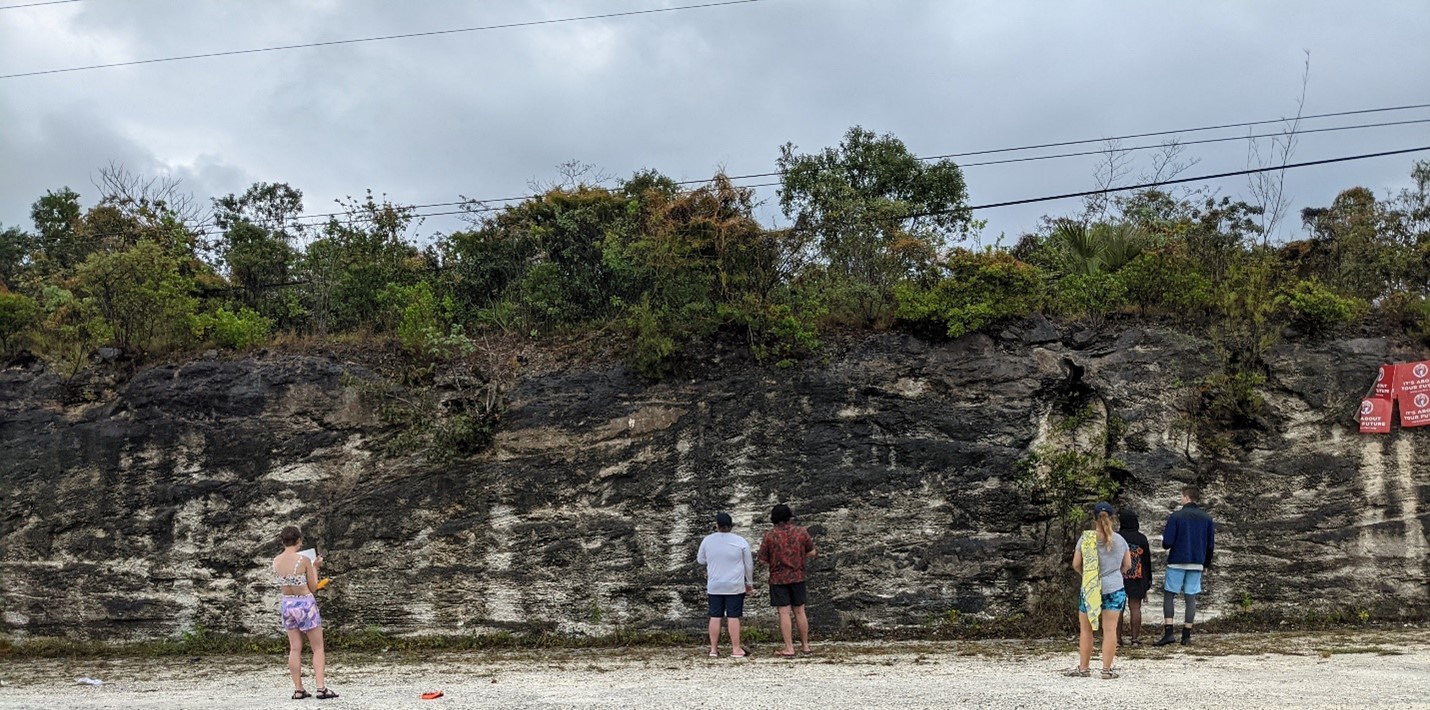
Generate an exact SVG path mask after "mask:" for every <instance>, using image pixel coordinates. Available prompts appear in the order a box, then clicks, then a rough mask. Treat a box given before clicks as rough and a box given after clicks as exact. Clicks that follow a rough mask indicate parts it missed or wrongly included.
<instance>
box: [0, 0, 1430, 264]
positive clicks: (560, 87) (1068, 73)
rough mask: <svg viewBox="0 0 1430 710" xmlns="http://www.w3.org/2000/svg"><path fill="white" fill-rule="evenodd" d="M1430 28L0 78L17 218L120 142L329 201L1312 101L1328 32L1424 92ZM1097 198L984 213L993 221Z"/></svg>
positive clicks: (1191, 30) (601, 25) (1003, 34)
mask: <svg viewBox="0 0 1430 710" xmlns="http://www.w3.org/2000/svg"><path fill="white" fill-rule="evenodd" d="M665 4H666V5H667V6H674V5H677V4H681V3H673V2H668V3H665ZM654 5H655V2H654V0H651V1H650V2H636V1H634V0H632V1H629V2H616V1H615V0H565V1H561V2H557V1H554V0H546V1H538V0H528V1H523V2H504V3H471V2H455V1H453V2H437V1H435V0H429V1H424V2H411V3H391V2H385V1H381V0H364V1H362V2H337V1H336V0H322V1H319V0H306V1H300V0H283V1H275V2H268V3H262V4H252V3H175V2H171V1H166V0H133V2H123V3H120V2H109V1H106V0H91V1H90V2H82V3H73V4H70V5H60V6H51V7H42V8H32V9H26V10H12V11H7V12H0V47H4V48H5V49H4V50H0V52H3V53H0V73H9V72H12V71H27V70H33V69H44V68H54V67H63V66H73V65H77V64H87V63H95V62H104V61H122V60H129V59H141V58H147V57H157V56H168V55H176V54H188V53H195V52H202V51H214V50H224V49H235V48H245V47H256V46H268V45H278V44H288V43H298V42H311V41H322V40H328V39H339V38H346V37H358V36H368V35H376V34H394V33H401V32H413V31H424V30H431V29H441V28H450V27H462V26H478V25H487V24H497V23H503V22H516V21H525V20H531V19H537V18H558V17H567V16H573V15H583V14H598V13H603V12H615V11H623V10H632V9H641V8H646V7H652V6H654ZM1426 26H1430V5H1426V4H1424V3H1421V2H1412V1H1406V2H1389V3H1377V4H1373V5H1368V6H1361V7H1357V8H1355V9H1354V10H1348V9H1347V8H1346V7H1345V6H1344V5H1343V4H1332V3H1329V2H1309V3H1304V2H1289V1H1284V2H1258V3H1238V2H1210V3H1196V4H1183V5H1178V6H1174V7H1166V6H1152V5H1147V4H1145V3H1131V2H1102V3H1075V4H1051V3H1031V2H1021V3H1020V2H991V1H990V2H958V3H952V2H936V1H933V0H928V1H924V2H919V1H915V0H909V1H906V2H880V3H871V2H856V1H855V0H820V1H817V2H816V1H815V0H765V2H761V3H756V4H752V5H742V6H734V7H727V8H714V9H705V10H692V11H686V12H675V13H665V14H660V15H650V16H643V17H633V18H623V19H613V20H602V21H592V22H583V23H572V24H564V25H548V26H542V27H530V28H520V29H510V30H497V31H490V32H475V33H468V34H459V35H449V36H442V37H432V38H424V39H413V40H398V41H392V42H382V43H371V44H360V45H345V46H339V47H330V48H322V49H303V50H294V51H289V52H275V53H268V54H261V55H251V56H237V57H226V58H217V59H203V60H194V61H189V62H176V63H170V64H155V65H146V66H137V67H126V68H118V69H108V70H98V71H93V72H83V73H75V74H59V75H49V76H42V77H29V78H21V79H10V80H3V81H0V166H3V167H0V171H3V172H0V222H3V223H5V224H15V223H28V211H29V204H30V203H31V202H32V201H33V200H34V199H35V198H36V197H38V196H39V195H41V194H43V192H44V190H46V189H48V188H54V187H58V186H61V185H65V184H69V185H71V186H73V187H75V189H77V190H80V191H81V192H82V193H84V194H85V196H86V198H87V199H88V200H90V201H92V200H93V199H94V197H95V196H94V195H93V194H92V193H93V190H92V189H89V184H90V182H89V178H90V175H92V173H93V172H94V171H95V170H96V169H97V168H99V167H100V166H102V165H105V164H107V163H108V162H110V161H111V160H114V161H120V162H123V163H125V164H126V165H127V166H128V167H130V168H131V169H134V170H137V171H141V172H150V173H159V172H162V173H167V174H171V175H174V176H179V177H183V178H185V180H186V184H187V185H188V186H189V187H190V189H192V190H194V191H195V192H196V193H197V194H199V196H201V197H204V198H207V197H209V196H213V195H219V194H224V193H227V192H231V191H240V190H242V189H244V188H245V187H246V186H247V184H248V183H250V182H252V181H255V180H265V181H286V182H289V183H291V184H293V185H295V186H297V187H299V188H301V189H303V190H304V192H305V193H306V195H307V196H308V200H307V207H308V209H309V210H311V211H319V212H323V211H328V210H329V208H330V207H331V205H332V202H331V201H332V200H333V199H334V198H336V197H340V196H342V195H346V194H359V193H361V191H362V190H364V189H365V188H369V187H371V188H373V189H374V190H376V191H378V192H386V193H388V194H389V195H391V196H392V197H393V198H394V199H397V200H401V201H408V202H438V201H445V200H452V199H456V198H457V196H458V195H459V194H462V195H467V196H471V197H503V196H508V195H513V194H520V193H522V192H525V191H526V189H527V187H526V186H527V183H528V182H529V181H530V180H531V179H533V178H550V177H552V176H553V174H554V169H553V166H555V165H556V164H558V163H560V162H563V161H565V160H569V159H577V160H580V161H583V162H587V163H593V164H596V165H598V166H600V167H601V168H603V169H604V170H606V171H608V172H610V173H613V174H616V175H627V174H629V173H630V172H632V171H634V170H636V169H639V168H643V167H653V168H657V169H660V170H662V171H664V172H666V173H668V174H670V175H672V176H674V177H677V178H681V179H694V178H703V177H708V176H709V175H710V174H712V173H713V172H714V171H715V170H716V169H718V168H720V167H725V168H727V169H728V170H730V171H731V172H732V173H743V172H762V171H765V170H769V169H771V168H772V167H773V165H774V160H775V157H776V156H777V154H778V147H779V145H781V144H782V143H785V142H786V141H789V142H793V143H795V144H796V145H798V146H800V147H801V148H804V149H808V150H814V149H818V148H820V147H823V146H825V145H830V144H832V143H834V142H836V141H838V140H839V138H840V136H841V135H842V134H843V132H844V131H845V130H846V129H847V128H848V127H849V126H851V125H854V124H861V125H864V126H865V127H867V128H870V129H873V130H876V131H880V132H886V131H887V132H893V133H894V134H896V135H898V136H899V137H900V138H902V139H904V140H905V142H906V143H908V145H909V147H910V148H911V149H913V150H914V151H916V152H919V153H925V154H931V153H946V152H957V151H964V150H977V149H984V148H994V147H1001V146H1009V145H1019V144H1025V143H1033V142H1045V141H1055V140H1068V139H1080V138H1087V137H1093V136H1098V135H1109V134H1118V133H1131V132H1140V131H1146V130H1160V129H1169V128H1178V127H1184V126H1192V125H1202V124H1208V123H1222V122H1228V121H1239V120H1250V119H1261V118H1271V117H1276V116H1280V115H1284V114H1286V113H1288V112H1290V111H1292V110H1294V101H1295V97H1296V95H1297V93H1298V92H1299V82H1300V72H1301V60H1302V51H1303V50H1309V51H1310V52H1311V62H1312V67H1311V83H1310V88H1309V92H1308V101H1307V111H1308V112H1311V113H1317V112H1325V111H1335V110H1344V109H1354V108H1363V107H1371V106H1380V105H1391V104H1398V103H1421V102H1425V101H1427V100H1430V97H1427V95H1426V94H1425V91H1424V87H1426V86H1430V46H1427V45H1426V43H1424V42H1423V41H1422V38H1421V37H1420V34H1421V32H1422V31H1423V28H1424V27H1426ZM1417 116H1418V117H1427V116H1430V111H1421V112H1419V113H1418V114H1417ZM1357 120H1358V119H1356V118H1350V119H1346V120H1345V121H1344V122H1345V123H1353V122H1357ZM1325 125H1330V123H1329V122H1328V123H1327V124H1325ZM1427 125H1430V124H1427ZM1427 139H1430V129H1427V128H1426V126H1424V125H1422V126H1414V127H1404V128H1397V129H1383V130H1377V131H1367V132H1347V133H1339V134H1325V135H1320V136H1307V137H1305V139H1304V140H1303V141H1302V144H1301V148H1300V150H1299V152H1298V154H1297V158H1299V159H1314V158H1321V157H1331V156H1335V155H1342V154H1350V153H1359V152H1369V151H1374V150H1385V149H1392V148H1399V147H1407V146H1410V145H1416V144H1430V140H1427ZM1189 153H1190V154H1192V155H1194V156H1195V157H1199V158H1200V159H1201V161H1202V162H1201V165H1199V166H1198V167H1197V168H1195V169H1194V170H1193V172H1219V171H1222V170H1233V169H1238V168H1241V167H1244V166H1245V165H1246V155H1245V145H1244V144H1241V143H1232V144H1226V145H1222V146H1219V147H1205V148H1201V147H1199V148H1197V149H1194V150H1191V151H1189ZM1427 157H1430V156H1427ZM1412 161H1413V158H1405V159H1383V160H1377V161H1370V162H1364V163H1354V164H1346V165H1341V166H1336V167H1331V168H1323V169H1313V170H1307V171H1302V172H1296V173H1291V174H1289V175H1288V189H1289V191H1290V193H1291V194H1292V195H1294V196H1295V198H1296V203H1295V205H1294V206H1295V207H1297V208H1299V207H1300V206H1304V205H1314V204H1325V203H1327V202H1328V201H1329V200H1330V199H1331V198H1332V197H1334V195H1335V194H1336V192H1338V191H1339V190H1341V189H1344V188H1346V187H1350V186H1352V185H1357V184H1360V185H1365V186H1367V187H1371V188H1374V189H1376V190H1377V191H1383V190H1386V189H1390V188H1393V187H1396V186H1399V185H1402V184H1404V183H1405V182H1406V175H1407V174H1408V172H1409V166H1410V164H1411V162H1412ZM1095 162H1096V161H1095V159H1094V158H1079V159H1067V160H1057V161H1043V162H1037V163H1025V164H1019V165H1012V166H996V167H995V166H988V167H970V168H968V169H967V177H968V182H969V186H970V190H971V193H972V198H973V200H974V201H975V202H991V201H999V200H1005V199H1012V198H1020V197H1028V196H1035V195H1040V194H1049V193H1057V192H1064V191H1070V190H1077V189H1084V188H1087V187H1089V186H1090V185H1091V182H1092V179H1091V175H1092V170H1093V166H1094V164H1095ZM1217 187H1219V188H1220V189H1221V190H1222V191H1223V193H1224V194H1237V193H1240V192H1244V188H1245V184H1244V182H1237V181H1224V182H1222V183H1218V184H1217ZM761 194H762V195H764V196H767V197H773V194H774V193H773V191H772V190H770V189H764V190H762V191H761ZM1075 207H1076V205H1075V204H1071V203H1053V204H1045V205H1034V206H1030V207H1027V208H1009V209H1001V210H995V211H990V212H988V213H986V214H984V215H982V216H983V217H986V218H987V219H989V222H990V224H989V232H990V233H991V235H990V238H991V237H996V236H997V234H998V233H999V232H1007V233H1008V234H1009V235H1010V236H1011V235H1016V234H1017V233H1019V232H1020V231H1022V230H1025V229H1029V228H1031V227H1033V226H1034V225H1035V223H1036V220H1037V217H1038V216H1039V215H1041V214H1043V213H1059V212H1066V211H1070V210H1073V209H1075ZM766 216H767V218H769V219H771V220H774V219H776V217H777V215H776V214H775V212H774V210H772V209H769V210H767V212H766ZM453 224H454V223H453V222H452V221H451V220H449V219H441V218H436V219H433V220H430V221H429V222H428V223H427V224H426V225H425V226H424V229H425V230H428V231H431V230H437V229H450V228H451V227H452V225H453Z"/></svg>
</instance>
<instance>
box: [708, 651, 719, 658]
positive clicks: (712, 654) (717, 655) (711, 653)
mask: <svg viewBox="0 0 1430 710" xmlns="http://www.w3.org/2000/svg"><path fill="white" fill-rule="evenodd" d="M710 657H711V658H719V657H720V652H719V651H711V652H710Z"/></svg>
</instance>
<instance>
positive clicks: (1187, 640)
mask: <svg viewBox="0 0 1430 710" xmlns="http://www.w3.org/2000/svg"><path fill="white" fill-rule="evenodd" d="M1182 645H1183V646H1190V645H1192V630H1191V629H1189V628H1186V627H1182Z"/></svg>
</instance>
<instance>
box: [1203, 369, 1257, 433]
mask: <svg viewBox="0 0 1430 710" xmlns="http://www.w3.org/2000/svg"><path fill="white" fill-rule="evenodd" d="M1265 382H1266V378H1265V377H1264V376H1262V375H1259V374H1257V373H1254V372H1221V373H1217V374H1215V375H1210V376H1208V377H1206V378H1204V379H1203V380H1202V381H1201V382H1200V383H1199V384H1198V386H1197V394H1198V396H1199V400H1200V405H1199V406H1200V409H1201V411H1200V414H1201V419H1202V420H1203V421H1205V422H1207V423H1210V424H1215V425H1220V426H1223V427H1229V428H1244V427H1248V426H1252V425H1255V424H1256V423H1257V422H1258V421H1259V420H1260V417H1261V415H1262V414H1263V413H1264V412H1265V411H1266V400H1265V399H1264V398H1262V396H1261V393H1260V392H1257V391H1256V388H1258V387H1260V386H1261V385H1262V384H1264V383H1265Z"/></svg>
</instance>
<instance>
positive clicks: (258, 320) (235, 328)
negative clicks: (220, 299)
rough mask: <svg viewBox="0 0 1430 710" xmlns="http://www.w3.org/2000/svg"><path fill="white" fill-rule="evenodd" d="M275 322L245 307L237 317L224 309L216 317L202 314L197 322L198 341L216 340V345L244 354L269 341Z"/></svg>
mask: <svg viewBox="0 0 1430 710" xmlns="http://www.w3.org/2000/svg"><path fill="white" fill-rule="evenodd" d="M272 328H273V321H272V320H269V319H268V318H264V317H263V316H262V315H260V314H259V313H258V311H255V310H253V309H252V308H248V307H247V306H244V307H243V308H240V309H239V310H238V312H237V313H233V312H231V311H229V310H228V309H226V308H220V309H218V310H217V311H214V312H213V313H212V314H208V313H201V314H199V315H196V316H194V318H193V331H194V337H196V338H200V339H206V340H212V341H213V342H214V344H215V345H218V346H219V347H223V348H229V349H231V350H242V349H244V348H250V347H253V346H254V345H259V344H261V343H265V342H267V341H268V334H269V331H270V330H271V329H272Z"/></svg>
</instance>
